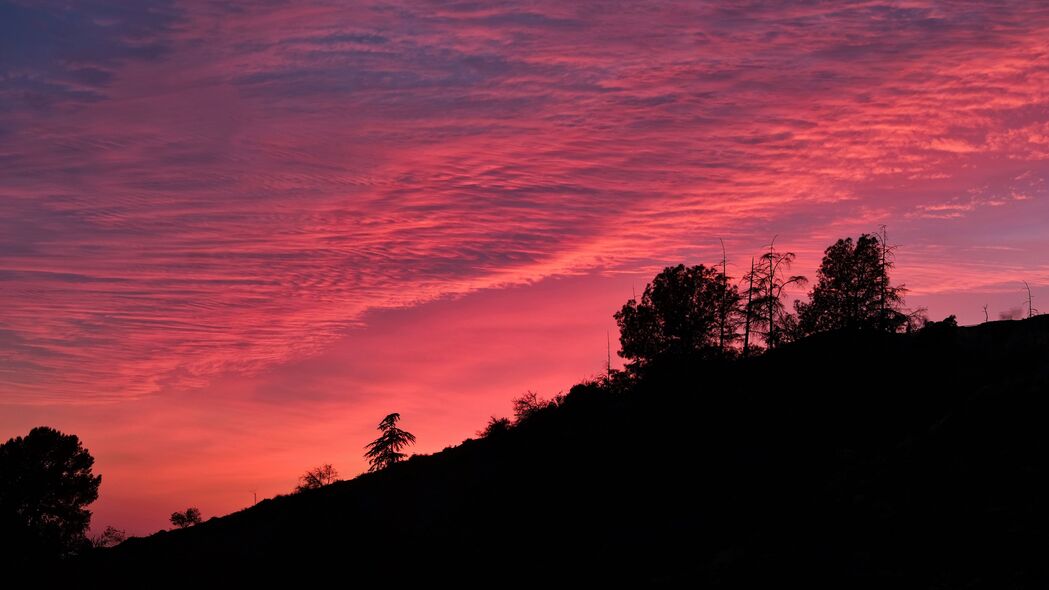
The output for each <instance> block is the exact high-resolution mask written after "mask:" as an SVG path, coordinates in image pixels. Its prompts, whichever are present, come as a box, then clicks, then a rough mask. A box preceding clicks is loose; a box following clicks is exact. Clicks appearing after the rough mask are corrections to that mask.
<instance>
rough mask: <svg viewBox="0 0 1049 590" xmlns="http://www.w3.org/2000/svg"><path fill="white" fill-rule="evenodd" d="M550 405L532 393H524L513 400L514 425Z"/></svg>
mask: <svg viewBox="0 0 1049 590" xmlns="http://www.w3.org/2000/svg"><path fill="white" fill-rule="evenodd" d="M548 405H550V402H548V401H546V400H544V399H543V398H541V397H539V394H537V393H536V392H534V391H529V392H528V393H524V394H522V395H521V396H519V397H515V398H514V399H513V406H514V423H515V424H520V423H521V422H524V421H525V420H527V419H529V418H531V417H532V416H534V415H536V414H537V413H538V412H539V411H540V410H542V409H543V408H545V407H547V406H548Z"/></svg>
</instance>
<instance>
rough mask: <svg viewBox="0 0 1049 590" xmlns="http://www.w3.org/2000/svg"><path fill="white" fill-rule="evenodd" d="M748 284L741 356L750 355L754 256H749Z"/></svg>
mask: <svg viewBox="0 0 1049 590" xmlns="http://www.w3.org/2000/svg"><path fill="white" fill-rule="evenodd" d="M747 277H748V279H749V281H750V285H749V286H748V287H747V309H746V313H745V314H744V317H745V318H746V319H745V320H744V328H743V358H747V356H749V355H750V305H751V301H753V299H754V257H753V256H751V257H750V274H749V275H747Z"/></svg>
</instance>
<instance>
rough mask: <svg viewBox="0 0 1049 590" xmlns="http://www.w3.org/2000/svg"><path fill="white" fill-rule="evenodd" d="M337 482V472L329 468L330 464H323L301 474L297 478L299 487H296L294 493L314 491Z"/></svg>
mask: <svg viewBox="0 0 1049 590" xmlns="http://www.w3.org/2000/svg"><path fill="white" fill-rule="evenodd" d="M337 481H339V472H338V471H336V470H335V468H334V467H332V466H331V463H325V464H324V465H321V466H320V467H314V468H313V469H310V470H309V471H307V472H306V473H304V474H302V475H301V476H300V477H299V485H298V486H296V488H295V491H296V492H301V491H303V490H314V489H317V488H322V487H324V486H326V485H330V484H333V483H335V482H337Z"/></svg>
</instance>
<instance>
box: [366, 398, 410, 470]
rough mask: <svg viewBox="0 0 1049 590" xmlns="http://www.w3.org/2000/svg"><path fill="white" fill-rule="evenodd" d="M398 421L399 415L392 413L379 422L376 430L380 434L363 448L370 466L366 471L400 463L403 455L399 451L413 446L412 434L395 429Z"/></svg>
mask: <svg viewBox="0 0 1049 590" xmlns="http://www.w3.org/2000/svg"><path fill="white" fill-rule="evenodd" d="M400 419H401V415H400V414H398V413H396V412H394V413H393V414H390V415H388V416H386V417H385V418H383V419H382V422H379V426H378V429H379V430H380V431H381V432H382V434H381V435H380V436H379V438H377V439H375V440H373V441H372V442H370V443H368V444H367V445H366V446H365V447H364V448H366V449H368V451H367V452H366V453H364V456H365V457H367V459H368V462H369V463H370V464H371V466H370V467H369V468H368V471H378V470H380V469H385V468H387V467H389V466H390V465H393V464H394V463H397V462H398V461H401V460H402V459H404V453H402V452H400V451H401V449H403V448H405V447H407V446H408V445H412V444H415V435H414V434H412V433H410V432H407V431H404V430H401V429H400V428H398V427H397V421H398V420H400Z"/></svg>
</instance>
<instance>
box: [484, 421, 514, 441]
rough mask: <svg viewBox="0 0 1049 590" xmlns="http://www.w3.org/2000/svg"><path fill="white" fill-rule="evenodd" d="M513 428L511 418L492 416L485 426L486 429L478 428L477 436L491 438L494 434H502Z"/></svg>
mask: <svg viewBox="0 0 1049 590" xmlns="http://www.w3.org/2000/svg"><path fill="white" fill-rule="evenodd" d="M511 428H513V424H512V423H511V422H510V419H509V418H496V417H495V416H492V417H491V418H489V419H488V424H487V425H486V426H485V427H484V430H478V431H477V436H479V437H481V438H489V437H493V436H502V435H504V434H506V433H507V432H510V429H511Z"/></svg>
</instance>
